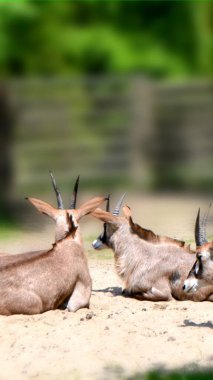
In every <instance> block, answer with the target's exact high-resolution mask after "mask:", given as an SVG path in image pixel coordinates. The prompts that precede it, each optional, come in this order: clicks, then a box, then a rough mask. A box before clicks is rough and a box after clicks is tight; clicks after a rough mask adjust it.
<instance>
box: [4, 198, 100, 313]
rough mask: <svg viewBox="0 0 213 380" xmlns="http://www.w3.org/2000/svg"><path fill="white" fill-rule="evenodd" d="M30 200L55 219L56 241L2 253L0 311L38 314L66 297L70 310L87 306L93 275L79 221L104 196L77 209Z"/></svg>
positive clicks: (56, 304)
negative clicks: (39, 248) (45, 247)
mask: <svg viewBox="0 0 213 380" xmlns="http://www.w3.org/2000/svg"><path fill="white" fill-rule="evenodd" d="M29 201H30V202H31V203H32V204H33V205H34V206H35V207H36V208H37V209H38V210H39V211H40V212H42V213H45V214H47V215H49V216H51V217H52V218H53V219H54V220H55V222H56V243H55V244H53V246H52V248H51V249H50V250H48V251H38V252H34V253H33V252H27V253H23V254H19V255H14V256H9V255H7V256H2V257H0V283H1V287H0V314H4V315H11V314H38V313H42V312H45V311H47V310H52V309H55V308H57V307H58V306H59V305H61V304H62V303H63V302H64V301H66V300H67V301H68V303H67V308H68V310H69V311H76V310H78V309H79V308H81V307H88V306H89V300H90V296H91V278H90V274H89V269H88V264H87V258H86V255H85V252H84V248H83V244H82V237H81V233H80V228H79V225H78V221H79V219H80V218H81V217H83V216H84V215H86V214H88V213H90V212H91V211H93V210H94V209H95V208H96V207H97V206H98V205H100V204H101V203H102V202H103V201H104V198H94V199H92V200H91V201H88V202H86V203H85V204H83V205H82V206H81V207H80V208H79V209H78V210H58V209H55V208H54V207H52V206H50V205H48V204H47V203H45V202H42V201H40V200H37V199H35V198H29Z"/></svg>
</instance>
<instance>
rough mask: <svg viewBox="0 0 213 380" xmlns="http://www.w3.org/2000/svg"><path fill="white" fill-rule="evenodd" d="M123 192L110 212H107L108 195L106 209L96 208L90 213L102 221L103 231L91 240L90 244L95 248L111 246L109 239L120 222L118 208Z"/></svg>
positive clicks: (108, 207)
mask: <svg viewBox="0 0 213 380" xmlns="http://www.w3.org/2000/svg"><path fill="white" fill-rule="evenodd" d="M124 196H125V194H124V195H123V196H122V197H121V199H120V200H119V202H118V203H117V205H116V207H115V210H114V211H113V213H112V214H111V213H110V212H109V209H110V205H109V198H110V195H108V200H107V204H106V211H103V210H96V211H95V212H94V213H93V214H92V215H93V216H94V217H95V218H97V219H99V220H101V221H103V222H104V224H103V232H102V233H101V234H100V235H99V236H98V237H97V239H95V240H94V241H93V242H92V246H93V248H94V249H96V250H101V249H104V248H111V244H110V239H111V237H112V235H113V234H114V232H115V231H116V230H117V229H118V228H119V225H120V223H121V220H120V219H122V218H120V217H119V216H118V215H119V212H120V208H121V205H122V202H123V199H124Z"/></svg>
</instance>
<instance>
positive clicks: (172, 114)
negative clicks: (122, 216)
mask: <svg viewBox="0 0 213 380" xmlns="http://www.w3.org/2000/svg"><path fill="white" fill-rule="evenodd" d="M0 46H1V49H0V75H1V81H0V144H1V145H0V146H1V155H0V174H1V175H0V191H1V192H0V219H1V231H3V230H4V229H5V228H7V226H8V225H9V226H11V223H14V221H15V223H16V222H18V223H22V222H23V221H25V223H26V220H27V221H29V218H28V217H26V216H25V212H24V211H25V210H26V212H28V211H27V210H28V208H29V206H27V204H26V205H25V203H24V200H23V199H24V197H25V196H34V197H38V198H39V197H41V198H42V199H44V200H46V201H49V202H55V201H54V196H53V192H52V189H51V186H50V180H49V173H48V172H49V170H50V169H51V170H52V171H53V172H54V174H55V176H56V179H57V181H58V184H59V187H60V190H61V191H62V193H63V197H64V199H65V204H66V202H68V201H69V199H70V197H71V192H72V187H73V183H74V181H75V178H76V176H77V175H78V174H80V176H81V183H80V191H81V194H84V193H87V194H91V195H96V194H103V193H104V194H106V193H107V192H111V193H113V194H116V195H117V194H119V195H120V194H121V193H122V192H124V191H128V203H129V204H131V201H132V204H133V206H134V211H136V213H137V212H138V215H139V213H140V212H141V210H142V209H143V210H145V217H146V221H147V223H149V221H151V219H149V218H151V215H152V224H151V227H152V228H153V229H154V228H155V227H157V226H158V232H167V229H166V227H165V231H164V227H162V226H165V225H166V222H165V223H163V221H162V214H163V215H164V218H165V220H166V215H167V214H166V212H165V209H167V207H166V205H167V204H170V208H169V211H168V210H167V211H168V221H167V224H168V226H171V224H172V223H173V224H172V225H173V226H174V230H175V228H176V231H177V230H178V229H180V228H178V227H177V226H176V224H177V223H175V221H176V214H175V212H174V210H176V212H177V213H178V211H179V213H180V215H181V217H182V219H180V220H182V222H183V220H184V218H185V216H186V213H187V205H190V212H191V210H193V212H192V213H190V218H192V220H193V221H194V218H195V215H196V212H197V208H198V206H200V204H201V205H202V202H203V204H204V205H206V206H207V202H208V201H209V200H210V199H211V198H212V189H213V170H212V168H213V150H212V142H213V126H212V119H213V3H212V2H210V1H196V2H192V1H182V2H173V1H170V2H168V1H161V0H159V1H152V2H146V1H143V2H138V1H134V0H133V1H131V2H125V1H123V2H122V1H109V2H107V1H104V2H103V1H81V2H74V1H73V2H68V1H60V2H59V1H47V2H45V1H42V2H41V1H29V0H25V1H24V0H23V1H16V2H14V3H9V2H0ZM136 200H137V201H136ZM142 200H143V206H142V205H141V206H139V208H138V206H137V205H138V204H139V203H140V202H142ZM175 200H176V201H177V202H176V203H174V202H175ZM137 202H138V203H137ZM151 205H152V206H153V207H154V209H153V210H151V211H150V206H151ZM157 205H159V208H157V210H158V215H159V217H158V222H156V221H155V220H156V210H155V208H156V207H158V206H157ZM30 210H31V209H30ZM154 210H155V211H154ZM34 214H35V212H34V211H32V215H34ZM173 214H174V215H173ZM171 215H172V216H171ZM139 219H140V218H139ZM30 220H31V218H30ZM39 221H40V219H39ZM139 221H141V220H139ZM182 222H180V221H179V222H178V223H182ZM157 223H158V224H157ZM160 223H162V226H161V229H160V227H159V224H160ZM27 224H29V223H27ZM155 224H156V225H155ZM191 228H192V226H191V224H190V229H189V231H191V233H190V236H191V237H193V235H192V230H191ZM162 230H163V231H162ZM168 230H169V228H168ZM171 230H172V229H171V228H170V235H171V234H172V233H171ZM181 234H182V235H183V232H181ZM177 235H178V234H177ZM179 237H181V236H179Z"/></svg>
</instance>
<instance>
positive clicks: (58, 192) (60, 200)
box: [49, 171, 64, 209]
mask: <svg viewBox="0 0 213 380" xmlns="http://www.w3.org/2000/svg"><path fill="white" fill-rule="evenodd" d="M49 173H50V177H51V181H52V185H53V189H54V191H55V194H56V199H57V205H58V208H60V209H63V208H64V206H63V201H62V197H61V193H60V191H59V190H58V188H57V185H56V180H55V177H54V175H53V173H52V172H51V171H49Z"/></svg>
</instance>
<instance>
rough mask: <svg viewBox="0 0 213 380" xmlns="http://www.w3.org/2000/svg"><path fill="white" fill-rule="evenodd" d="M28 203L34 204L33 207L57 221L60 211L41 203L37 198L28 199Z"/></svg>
mask: <svg viewBox="0 0 213 380" xmlns="http://www.w3.org/2000/svg"><path fill="white" fill-rule="evenodd" d="M26 200H27V201H29V202H30V203H32V205H33V206H34V207H35V208H36V209H37V210H38V211H39V212H41V213H42V214H45V215H49V216H50V217H51V218H52V219H54V220H56V218H57V214H58V210H57V209H56V208H54V207H52V206H51V205H49V204H48V203H46V202H43V201H41V200H40V199H36V198H26Z"/></svg>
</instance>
